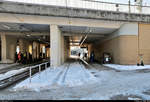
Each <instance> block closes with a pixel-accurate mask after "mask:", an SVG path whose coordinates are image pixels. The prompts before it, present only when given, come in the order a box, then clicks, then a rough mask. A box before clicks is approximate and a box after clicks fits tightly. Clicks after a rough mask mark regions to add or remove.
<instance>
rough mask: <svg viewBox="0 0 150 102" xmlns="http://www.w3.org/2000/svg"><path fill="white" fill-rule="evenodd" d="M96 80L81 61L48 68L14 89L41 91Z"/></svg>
mask: <svg viewBox="0 0 150 102" xmlns="http://www.w3.org/2000/svg"><path fill="white" fill-rule="evenodd" d="M95 81H96V77H94V75H93V74H91V73H90V72H89V71H88V70H86V69H85V68H84V66H83V65H80V64H79V63H72V64H64V65H62V66H60V67H58V68H55V69H53V68H47V69H46V70H44V71H43V72H41V73H38V74H36V75H35V76H33V77H32V79H31V83H30V78H28V79H26V80H24V81H22V82H21V83H19V84H17V85H16V86H15V87H14V88H13V89H14V90H20V89H21V90H22V89H30V90H31V89H32V90H36V91H39V90H40V89H45V88H46V89H48V88H53V87H56V86H68V87H74V86H79V85H83V84H85V83H92V82H95Z"/></svg>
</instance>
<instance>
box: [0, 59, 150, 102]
mask: <svg viewBox="0 0 150 102" xmlns="http://www.w3.org/2000/svg"><path fill="white" fill-rule="evenodd" d="M97 67H99V69H100V68H101V67H103V66H101V65H99V66H97ZM107 68H108V67H106V68H104V69H107ZM133 68H134V67H133ZM99 69H98V68H94V67H93V68H88V69H85V67H84V66H83V65H82V64H79V63H78V62H76V63H71V64H64V65H63V66H60V67H59V68H56V69H52V68H48V69H47V70H45V71H43V72H41V73H40V74H35V75H34V76H33V78H32V80H31V83H29V79H26V80H24V81H22V82H20V83H18V84H17V85H16V86H14V87H13V88H10V89H8V90H5V91H0V99H11V100H12V99H13V100H16V99H21V100H24V99H31V100H40V99H48V100H50V99H55V100H60V99H61V100H63V99H67V100H70V99H71V100H108V99H116V100H117V99H124V98H125V99H127V100H141V99H142V100H150V94H145V93H144V92H146V91H148V90H150V87H149V86H150V71H149V70H147V72H142V71H140V72H138V71H132V70H130V69H129V70H130V71H124V70H122V71H120V72H118V71H116V70H114V69H111V68H108V70H99ZM123 69H125V68H123ZM139 70H140V69H139ZM26 89H27V90H26Z"/></svg>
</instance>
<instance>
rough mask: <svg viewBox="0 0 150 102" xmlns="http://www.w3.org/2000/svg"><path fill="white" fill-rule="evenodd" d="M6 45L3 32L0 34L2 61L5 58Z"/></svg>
mask: <svg viewBox="0 0 150 102" xmlns="http://www.w3.org/2000/svg"><path fill="white" fill-rule="evenodd" d="M6 48H7V45H6V35H5V34H4V33H3V34H1V59H2V62H6V60H7V58H6V56H7V55H6V50H7V49H6Z"/></svg>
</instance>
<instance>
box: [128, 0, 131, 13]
mask: <svg viewBox="0 0 150 102" xmlns="http://www.w3.org/2000/svg"><path fill="white" fill-rule="evenodd" d="M128 4H129V13H130V12H131V8H130V6H131V2H130V0H129V1H128Z"/></svg>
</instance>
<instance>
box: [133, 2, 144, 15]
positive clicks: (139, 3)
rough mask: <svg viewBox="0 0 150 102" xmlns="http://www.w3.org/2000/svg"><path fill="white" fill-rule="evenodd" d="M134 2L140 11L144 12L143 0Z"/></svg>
mask: <svg viewBox="0 0 150 102" xmlns="http://www.w3.org/2000/svg"><path fill="white" fill-rule="evenodd" d="M134 2H135V4H136V5H137V7H136V8H137V10H138V11H139V13H141V12H142V3H143V0H135V1H134Z"/></svg>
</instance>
